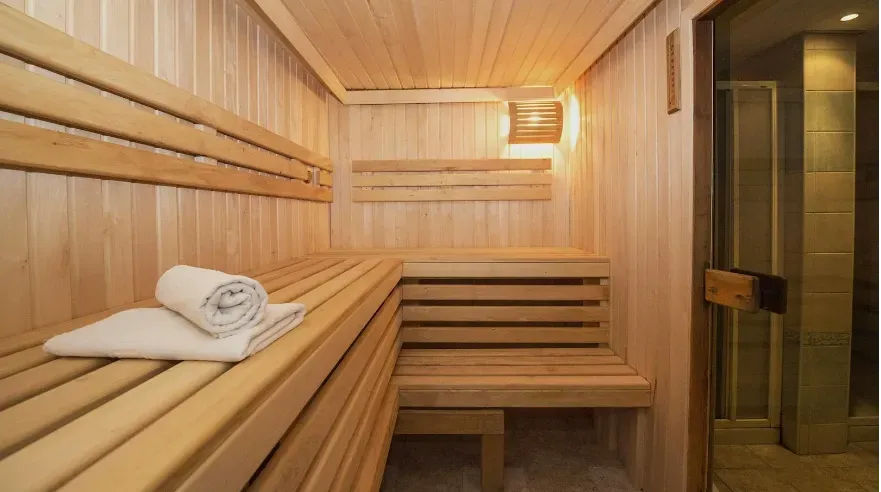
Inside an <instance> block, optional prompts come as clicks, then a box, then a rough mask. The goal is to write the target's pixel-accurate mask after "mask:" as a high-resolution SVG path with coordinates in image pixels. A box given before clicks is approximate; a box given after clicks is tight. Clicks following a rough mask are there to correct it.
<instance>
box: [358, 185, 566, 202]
mask: <svg viewBox="0 0 881 492" xmlns="http://www.w3.org/2000/svg"><path fill="white" fill-rule="evenodd" d="M550 199H551V188H550V187H549V186H539V187H534V188H532V187H525V186H522V187H512V188H491V189H478V188H443V189H422V190H366V189H360V188H355V189H353V190H352V201H353V202H462V201H493V200H550Z"/></svg>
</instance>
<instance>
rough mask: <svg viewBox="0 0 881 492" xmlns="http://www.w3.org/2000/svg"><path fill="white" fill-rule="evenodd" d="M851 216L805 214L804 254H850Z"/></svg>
mask: <svg viewBox="0 0 881 492" xmlns="http://www.w3.org/2000/svg"><path fill="white" fill-rule="evenodd" d="M853 227H854V226H853V214H852V213H832V214H817V213H811V214H805V215H804V251H805V253H852V252H853Z"/></svg>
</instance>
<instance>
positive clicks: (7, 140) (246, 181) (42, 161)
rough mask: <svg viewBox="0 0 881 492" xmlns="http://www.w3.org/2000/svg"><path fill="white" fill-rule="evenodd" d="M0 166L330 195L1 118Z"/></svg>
mask: <svg viewBox="0 0 881 492" xmlns="http://www.w3.org/2000/svg"><path fill="white" fill-rule="evenodd" d="M0 164H4V165H8V166H16V167H22V168H27V169H34V170H41V171H48V172H62V173H70V174H79V175H87V176H98V177H105V178H113V179H124V180H131V181H141V182H148V183H161V184H169V185H177V186H185V187H191V188H201V189H207V190H221V191H234V192H241V193H248V194H252V195H265V196H275V197H284V198H301V199H305V200H313V201H324V202H329V201H331V199H332V192H331V191H330V190H329V189H326V188H320V187H317V186H310V185H307V184H305V183H302V182H299V181H286V180H281V179H274V178H270V177H266V176H262V175H259V174H252V173H248V172H245V171H239V170H236V169H231V168H225V167H219V166H213V165H210V164H202V163H198V162H193V161H189V160H186V159H181V158H178V157H172V156H167V155H163V154H156V153H153V152H150V151H146V150H141V149H136V148H131V147H124V146H122V145H117V144H113V143H107V142H102V141H100V140H95V139H91V138H88V137H80V136H76V135H71V134H68V133H62V132H56V131H53V130H44V129H42V128H37V127H33V126H30V125H26V124H22V123H14V122H10V121H3V120H0Z"/></svg>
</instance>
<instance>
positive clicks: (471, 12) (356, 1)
mask: <svg viewBox="0 0 881 492" xmlns="http://www.w3.org/2000/svg"><path fill="white" fill-rule="evenodd" d="M283 1H284V3H285V4H286V5H287V7H288V9H290V11H291V13H292V14H293V16H294V18H295V20H296V22H297V24H299V26H300V27H301V28H302V29H303V31H304V32H305V33H306V35H307V37H308V38H309V40H310V41H311V42H312V43H313V44H314V45H315V47H316V48H317V49H318V51H319V52H320V53H321V55H322V56H323V57H324V59H325V60H326V61H327V63H328V64H329V65H330V67H331V68H332V69H333V71H334V72H336V75H337V77H338V78H339V80H340V81H341V82H342V84H343V86H345V88H346V89H354V90H362V89H426V88H456V87H514V86H527V85H553V84H554V82H556V81H557V79H558V78H559V77H560V76H561V75H562V74H563V72H564V71H566V69H567V68H568V67H569V65H570V64H572V62H573V60H575V59H576V57H577V56H578V55H579V53H580V52H581V51H582V50H583V49H584V48H585V46H586V45H587V44H588V42H589V41H590V40H591V38H593V37H594V35H595V34H597V31H598V30H599V29H600V28H601V27H602V26H603V24H604V23H605V22H606V21H607V20H608V19H609V18H610V17H611V16H612V14H613V13H614V12H615V10H616V9H618V7H619V6H621V4H622V3H624V0H332V1H329V0H283Z"/></svg>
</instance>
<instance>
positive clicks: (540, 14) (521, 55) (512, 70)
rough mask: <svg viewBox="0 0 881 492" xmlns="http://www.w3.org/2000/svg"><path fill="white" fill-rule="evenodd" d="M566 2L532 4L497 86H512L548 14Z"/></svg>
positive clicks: (561, 0)
mask: <svg viewBox="0 0 881 492" xmlns="http://www.w3.org/2000/svg"><path fill="white" fill-rule="evenodd" d="M565 4H566V2H565V1H563V0H558V1H556V2H535V3H533V4H532V11H531V12H530V13H529V17H528V19H527V22H526V25H524V26H523V28H522V30H521V31H520V39H518V40H517V44H516V45H515V47H514V53H513V55H512V56H511V63H509V64H508V66H507V67H506V69H505V72H504V75H503V76H502V81H501V83H500V84H499V85H514V84H513V83H512V82H513V81H514V78H515V77H516V76H517V73H518V72H519V71H520V68H521V67H522V66H523V62H524V61H525V60H526V55H527V54H528V53H529V51H530V50H531V49H532V47H533V46H535V42H536V40H537V36H538V32H539V30H540V29H541V27H542V26H543V25H544V23H545V22H548V19H547V17H548V14H550V13H551V12H552V11H553V10H554V9H555V8H558V7H559V6H561V5H562V6H565Z"/></svg>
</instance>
